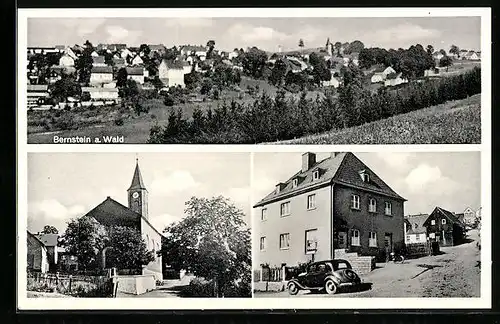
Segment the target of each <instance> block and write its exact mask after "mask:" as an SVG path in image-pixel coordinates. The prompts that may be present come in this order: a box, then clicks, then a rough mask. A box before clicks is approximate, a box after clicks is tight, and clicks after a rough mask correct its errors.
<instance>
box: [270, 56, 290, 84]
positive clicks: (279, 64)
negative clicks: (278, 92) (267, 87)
mask: <svg viewBox="0 0 500 324" xmlns="http://www.w3.org/2000/svg"><path fill="white" fill-rule="evenodd" d="M286 71H287V67H286V64H285V62H283V60H282V59H278V60H276V63H275V64H274V66H273V69H272V70H271V75H270V76H269V82H270V83H271V84H273V85H276V86H281V85H282V83H283V81H284V80H285V76H286Z"/></svg>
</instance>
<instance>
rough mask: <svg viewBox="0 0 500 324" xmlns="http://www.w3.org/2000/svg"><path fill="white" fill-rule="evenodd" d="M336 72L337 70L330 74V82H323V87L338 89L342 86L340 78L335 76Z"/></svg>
mask: <svg viewBox="0 0 500 324" xmlns="http://www.w3.org/2000/svg"><path fill="white" fill-rule="evenodd" d="M335 72H336V71H335V70H333V71H330V74H331V78H330V80H328V81H321V85H322V86H323V87H334V88H338V87H339V86H340V83H341V81H340V78H338V77H335V76H334V74H335Z"/></svg>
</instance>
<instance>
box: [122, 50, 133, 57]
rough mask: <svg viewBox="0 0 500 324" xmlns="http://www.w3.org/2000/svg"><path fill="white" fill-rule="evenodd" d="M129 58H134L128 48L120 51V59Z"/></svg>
mask: <svg viewBox="0 0 500 324" xmlns="http://www.w3.org/2000/svg"><path fill="white" fill-rule="evenodd" d="M129 56H133V54H132V51H131V50H129V49H128V48H124V49H122V50H121V51H120V57H121V58H122V59H127V58H128V57H129Z"/></svg>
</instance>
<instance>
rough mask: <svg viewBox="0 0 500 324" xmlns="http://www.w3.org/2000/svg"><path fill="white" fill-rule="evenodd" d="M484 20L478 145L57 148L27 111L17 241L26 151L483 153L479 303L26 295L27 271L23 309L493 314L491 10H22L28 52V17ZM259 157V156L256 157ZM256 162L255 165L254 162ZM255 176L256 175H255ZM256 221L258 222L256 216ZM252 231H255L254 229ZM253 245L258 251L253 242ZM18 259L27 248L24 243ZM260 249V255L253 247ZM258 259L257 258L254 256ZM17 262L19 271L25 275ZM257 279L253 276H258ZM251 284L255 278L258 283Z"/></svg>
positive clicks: (21, 102)
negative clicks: (36, 134)
mask: <svg viewBox="0 0 500 324" xmlns="http://www.w3.org/2000/svg"><path fill="white" fill-rule="evenodd" d="M466 16H480V17H481V51H482V53H481V58H482V95H481V107H482V109H481V123H482V144H479V145H336V146H332V145H224V146H222V145H129V144H121V145H83V146H82V145H58V144H43V145H36V144H27V124H26V123H27V110H25V109H21V110H20V111H17V112H16V115H17V123H18V124H17V126H18V128H17V129H18V133H17V136H18V137H17V140H18V142H17V154H18V155H17V163H18V164H17V165H18V186H17V189H18V190H17V199H18V209H17V215H18V218H17V220H18V227H17V231H18V236H17V238H18V242H23V243H24V242H26V225H27V219H26V217H25V215H27V201H28V200H27V186H26V184H27V170H28V169H27V167H28V166H27V154H28V152H47V153H48V152H304V151H315V152H331V151H353V152H381V151H386V152H458V151H481V185H482V191H481V206H482V217H483V218H482V222H483V227H482V233H481V240H482V250H481V260H482V262H481V297H479V298H366V297H363V298H335V302H334V303H332V300H331V299H329V298H252V299H249V298H244V299H243V298H241V299H238V298H224V299H208V298H207V299H200V298H184V299H180V298H179V299H177V298H168V300H165V298H120V299H107V298H88V299H87V298H78V299H77V302H75V300H74V299H73V298H61V299H55V300H54V298H50V299H43V298H38V299H33V298H27V297H26V272H25V271H19V273H18V277H17V284H18V291H17V292H18V294H17V295H18V308H19V309H20V310H66V309H70V310H87V309H151V310H153V309H156V310H169V309H186V310H198V309H353V308H354V307H355V309H384V308H394V309H396V308H397V309H415V308H419V309H440V308H448V309H453V308H466V309H477V308H491V230H490V229H491V9H490V8H262V9H257V8H204V9H149V10H148V9H98V10H94V9H50V10H49V9H19V10H18V15H17V17H18V29H17V30H18V34H17V36H18V37H17V40H18V49H24V48H26V47H27V44H26V41H27V40H26V38H27V37H26V36H27V18H28V17H47V18H49V17H50V18H54V17H157V18H162V17H177V18H179V17H466ZM17 57H18V62H17V66H18V71H17V72H18V80H17V81H18V83H17V85H18V97H17V99H18V100H17V102H18V106H19V107H26V96H25V95H24V94H25V93H26V73H25V69H24V68H19V67H23V66H25V63H26V51H25V50H20V51H17ZM252 156H253V154H252ZM252 160H253V159H252ZM250 173H252V172H250ZM252 219H253V217H252ZM252 228H253V226H252ZM485 229H486V230H485ZM251 235H252V247H253V248H254V247H255V246H254V245H255V242H253V241H254V240H253V233H251ZM17 249H18V250H17V252H18V255H19V256H23V255H26V244H18V245H17ZM253 250H254V249H253ZM252 258H253V256H252ZM25 265H26V260H25V258H19V260H18V269H21V270H22V269H25ZM252 276H253V273H252ZM252 283H253V280H252Z"/></svg>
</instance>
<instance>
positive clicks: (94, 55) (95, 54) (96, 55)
mask: <svg viewBox="0 0 500 324" xmlns="http://www.w3.org/2000/svg"><path fill="white" fill-rule="evenodd" d="M90 56H92V57H98V56H99V54H97V52H96V51H93V52H92V53H90Z"/></svg>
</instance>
